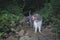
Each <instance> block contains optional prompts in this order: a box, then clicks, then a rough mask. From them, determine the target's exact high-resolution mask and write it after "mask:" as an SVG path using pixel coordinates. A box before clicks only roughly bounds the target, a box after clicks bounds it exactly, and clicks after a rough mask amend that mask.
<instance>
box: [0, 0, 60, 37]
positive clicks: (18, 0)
mask: <svg viewBox="0 0 60 40" xmlns="http://www.w3.org/2000/svg"><path fill="white" fill-rule="evenodd" d="M29 10H31V11H32V13H39V14H41V15H42V18H43V22H44V23H49V24H50V23H51V24H52V26H53V28H55V29H54V31H55V32H56V34H59V33H60V0H0V36H1V35H2V34H3V33H4V32H6V31H7V30H9V29H10V28H14V27H16V25H17V22H19V21H20V20H21V19H22V17H23V14H24V13H26V12H27V11H29Z"/></svg>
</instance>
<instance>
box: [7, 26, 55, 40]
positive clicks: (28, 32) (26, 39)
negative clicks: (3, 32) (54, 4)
mask: <svg viewBox="0 0 60 40" xmlns="http://www.w3.org/2000/svg"><path fill="white" fill-rule="evenodd" d="M50 27H51V26H50V25H49V26H48V27H46V28H42V32H41V33H39V32H37V33H34V28H33V27H30V26H27V25H23V27H22V29H21V30H20V31H19V32H18V35H19V37H16V35H14V36H13V35H11V36H10V37H8V38H7V39H6V40H56V39H55V38H56V37H55V33H52V32H51V31H52V28H50Z"/></svg>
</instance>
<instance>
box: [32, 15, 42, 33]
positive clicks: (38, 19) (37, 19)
mask: <svg viewBox="0 0 60 40" xmlns="http://www.w3.org/2000/svg"><path fill="white" fill-rule="evenodd" d="M32 20H33V27H34V28H35V33H36V32H37V30H38V31H39V32H41V27H42V18H41V16H40V15H39V14H34V15H32Z"/></svg>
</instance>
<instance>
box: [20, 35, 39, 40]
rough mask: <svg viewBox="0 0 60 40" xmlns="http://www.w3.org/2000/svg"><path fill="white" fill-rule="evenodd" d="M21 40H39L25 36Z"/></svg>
mask: <svg viewBox="0 0 60 40" xmlns="http://www.w3.org/2000/svg"><path fill="white" fill-rule="evenodd" d="M20 40H38V39H37V38H35V37H29V36H23V37H21V38H20Z"/></svg>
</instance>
